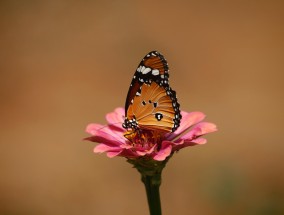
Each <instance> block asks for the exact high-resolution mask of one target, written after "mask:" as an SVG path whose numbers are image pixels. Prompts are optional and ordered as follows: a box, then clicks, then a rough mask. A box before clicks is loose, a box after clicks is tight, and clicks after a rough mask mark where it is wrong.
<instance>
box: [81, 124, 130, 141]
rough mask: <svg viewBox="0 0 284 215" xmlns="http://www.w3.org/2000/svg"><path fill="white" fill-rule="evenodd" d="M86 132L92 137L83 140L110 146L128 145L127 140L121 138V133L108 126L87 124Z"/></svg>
mask: <svg viewBox="0 0 284 215" xmlns="http://www.w3.org/2000/svg"><path fill="white" fill-rule="evenodd" d="M86 131H87V132H88V133H90V134H92V135H93V136H91V137H88V138H85V139H86V140H89V141H93V142H98V143H106V144H110V145H120V144H125V143H128V140H127V139H126V138H125V137H124V136H123V135H124V133H123V132H122V131H118V130H117V129H113V128H110V127H109V126H102V125H99V124H89V125H88V126H87V129H86Z"/></svg>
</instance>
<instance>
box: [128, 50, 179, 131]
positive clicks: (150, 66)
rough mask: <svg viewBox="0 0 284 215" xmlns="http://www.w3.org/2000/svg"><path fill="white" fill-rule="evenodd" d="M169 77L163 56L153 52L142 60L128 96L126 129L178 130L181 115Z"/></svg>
mask: <svg viewBox="0 0 284 215" xmlns="http://www.w3.org/2000/svg"><path fill="white" fill-rule="evenodd" d="M168 78H169V75H168V64H167V61H166V60H165V58H164V57H163V55H161V54H160V53H158V52H156V51H153V52H150V53H149V54H147V55H146V56H145V57H144V58H143V59H142V61H141V63H140V64H139V66H138V68H137V70H136V72H135V74H134V76H133V79H132V82H131V85H130V88H129V91H128V94H127V98H126V103H125V116H126V118H125V122H124V124H123V126H124V127H125V128H127V129H128V128H131V129H135V130H136V129H145V130H160V131H164V132H170V131H174V130H176V129H177V127H178V126H179V123H180V119H181V114H180V110H179V103H178V102H177V98H176V93H175V91H173V90H172V89H171V88H170V86H169V83H168Z"/></svg>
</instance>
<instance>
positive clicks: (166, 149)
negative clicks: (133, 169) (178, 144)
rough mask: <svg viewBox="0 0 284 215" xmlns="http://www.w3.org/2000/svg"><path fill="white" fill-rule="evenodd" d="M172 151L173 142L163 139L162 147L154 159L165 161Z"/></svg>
mask: <svg viewBox="0 0 284 215" xmlns="http://www.w3.org/2000/svg"><path fill="white" fill-rule="evenodd" d="M171 152H172V143H171V142H170V141H163V142H162V146H161V149H160V150H159V151H158V153H157V154H156V155H155V156H154V157H153V159H154V160H157V161H163V160H165V159H166V158H167V157H168V156H169V155H170V154H171Z"/></svg>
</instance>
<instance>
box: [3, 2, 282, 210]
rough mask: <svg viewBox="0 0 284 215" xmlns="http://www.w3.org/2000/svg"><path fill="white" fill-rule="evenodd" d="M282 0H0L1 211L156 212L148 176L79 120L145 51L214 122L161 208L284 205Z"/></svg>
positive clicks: (114, 94) (104, 103)
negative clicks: (113, 154)
mask: <svg viewBox="0 0 284 215" xmlns="http://www.w3.org/2000/svg"><path fill="white" fill-rule="evenodd" d="M283 6H284V4H283V1H261V0H260V1H241V0H239V1H235V0H233V1H219V0H218V1H210V0H201V1H87V0H84V1H67V0H53V1H49V0H42V1H33V0H27V1H16V0H11V1H1V2H0V75H1V76H0V96H1V97H0V99H1V100H0V102H1V105H0V111H1V118H0V119H1V123H0V126H1V127H0V140H1V144H0V214H1V215H2V214H3V215H18V214H21V215H22V214H24V215H25V214H28V215H38V214H42V215H55V214H56V215H57V214H60V215H62V214H68V215H77V214H98V215H101V214H116V215H119V214H121V215H127V214H136V215H145V214H148V207H147V203H146V194H145V191H144V187H143V185H142V183H141V182H140V176H139V174H138V173H137V172H136V171H135V169H133V168H131V166H130V165H129V164H128V163H126V162H125V159H123V158H113V159H109V158H107V157H106V156H105V155H95V154H93V153H92V150H93V147H94V146H95V145H96V144H95V143H91V142H84V141H82V139H83V138H84V137H86V136H87V134H86V133H85V132H84V129H85V126H86V125H87V124H88V123H90V122H97V123H102V124H103V123H105V119H104V116H105V114H106V113H108V112H110V111H112V110H113V109H114V108H115V107H118V106H123V105H124V101H125V97H126V93H127V90H128V87H129V84H130V81H131V79H132V75H133V73H134V71H135V69H136V67H137V65H138V63H139V62H140V60H141V59H142V57H143V56H144V55H145V54H146V53H147V52H149V51H151V50H158V51H160V52H161V53H163V54H164V55H165V57H166V58H167V60H168V62H169V66H170V70H171V71H170V77H171V79H170V81H171V86H172V88H173V89H175V90H176V91H177V93H178V97H179V102H180V103H181V107H182V109H183V110H186V111H195V110H198V111H203V112H205V113H206V114H207V121H211V122H214V123H216V124H217V125H218V128H219V131H218V132H217V133H214V134H210V135H208V136H207V137H208V144H207V145H204V146H196V147H191V148H187V149H184V150H182V151H180V152H179V153H178V154H177V155H175V156H174V157H173V158H172V160H171V161H170V162H169V164H168V166H167V168H166V169H165V171H164V174H163V184H162V186H161V198H162V204H163V212H164V213H163V214H164V215H172V214H179V215H182V214H197V215H199V214H200V215H203V214H206V215H207V214H208V215H219V214H230V215H239V214H244V215H248V214H249V215H266V214H267V215H268V214H269V215H271V214H272V215H275V214H277V215H278V214H284V174H283V171H284V168H283V167H284V161H283V157H284V142H283V140H284V138H283V120H284V114H283V105H284V101H283V98H284V97H283V92H284V86H283V81H284V71H283V68H284V51H283V50H284V39H283V38H284V13H283Z"/></svg>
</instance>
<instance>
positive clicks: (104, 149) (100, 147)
mask: <svg viewBox="0 0 284 215" xmlns="http://www.w3.org/2000/svg"><path fill="white" fill-rule="evenodd" d="M119 149H120V148H119V147H112V146H109V145H106V144H103V143H101V144H98V145H97V146H96V147H95V148H94V152H95V153H103V152H108V151H117V150H119Z"/></svg>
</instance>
